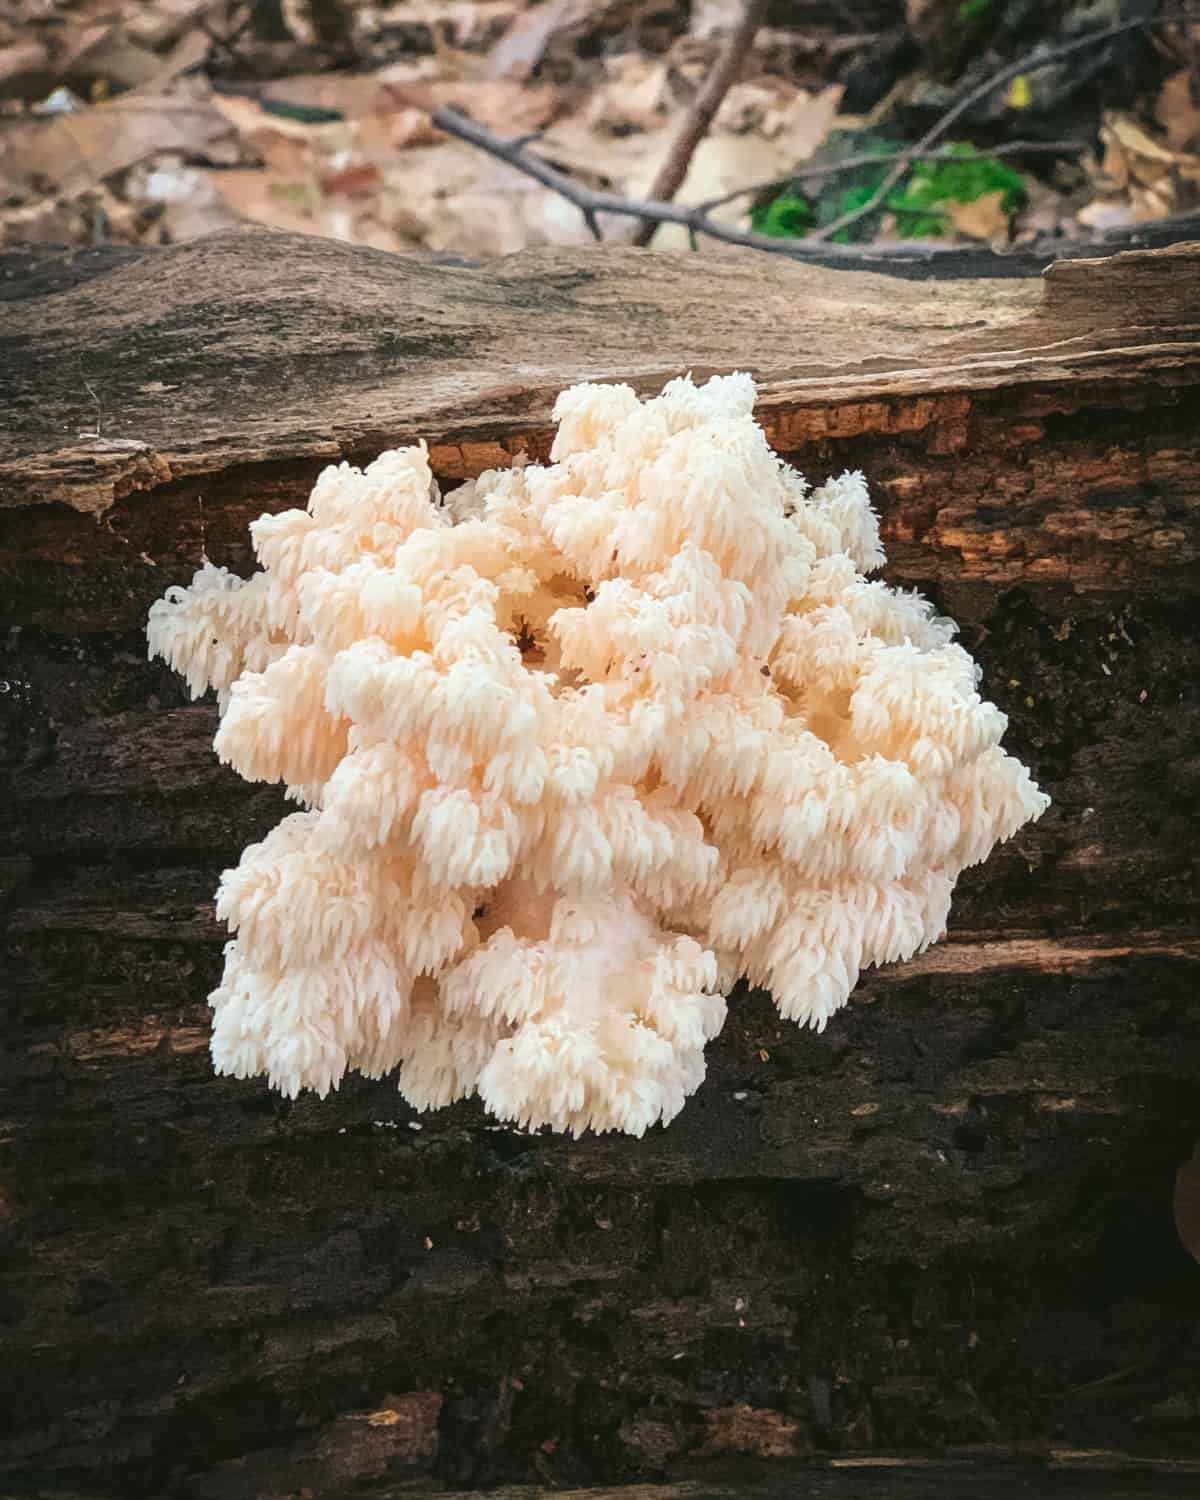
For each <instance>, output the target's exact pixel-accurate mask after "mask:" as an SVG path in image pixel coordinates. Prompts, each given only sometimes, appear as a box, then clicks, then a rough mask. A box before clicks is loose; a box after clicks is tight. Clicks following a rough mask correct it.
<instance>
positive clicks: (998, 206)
mask: <svg viewBox="0 0 1200 1500" xmlns="http://www.w3.org/2000/svg"><path fill="white" fill-rule="evenodd" d="M1005 191H1006V190H1005V189H1004V188H996V189H995V190H994V191H993V192H990V193H980V195H979V197H978V198H976V199H974V200H973V201H972V202H970V203H956V202H955V201H954V200H953V199H947V200H946V202H945V203H944V204H943V205H942V208H943V209H944V211H945V213H946V216H947V218H948V219H949V220H950V222H951V224H953V226H954V228H955V229H956V230H957V231H958V233H959V234H965V235H967V236H968V237H969V238H970V239H973V240H989V241H990V240H1006V239H1007V238H1008V215H1007V214H1006V213H1005V212H1004V207H1003V205H1004V198H1005Z"/></svg>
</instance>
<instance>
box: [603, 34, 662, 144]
mask: <svg viewBox="0 0 1200 1500" xmlns="http://www.w3.org/2000/svg"><path fill="white" fill-rule="evenodd" d="M605 74H606V77H605V80H604V82H603V83H601V84H599V85H598V86H597V87H596V88H594V89H593V90H592V91H591V93H590V95H589V97H588V101H587V103H586V104H585V106H584V108H583V110H582V111H581V113H580V120H581V121H582V123H584V124H585V125H587V126H588V127H589V128H590V129H592V130H595V131H597V132H599V133H602V134H604V135H617V136H625V135H628V134H629V132H630V131H638V130H657V129H658V128H659V127H660V126H661V125H662V124H663V123H664V121H666V120H667V118H668V117H669V116H670V115H671V114H672V113H674V112H676V110H677V109H678V107H679V106H678V105H677V103H676V101H675V99H674V96H673V94H672V90H671V85H670V80H669V76H668V72H667V65H666V63H664V62H661V61H659V60H658V59H657V58H648V57H641V56H639V55H638V54H636V53H632V52H630V53H624V54H622V55H620V56H617V57H611V58H608V59H606V61H605Z"/></svg>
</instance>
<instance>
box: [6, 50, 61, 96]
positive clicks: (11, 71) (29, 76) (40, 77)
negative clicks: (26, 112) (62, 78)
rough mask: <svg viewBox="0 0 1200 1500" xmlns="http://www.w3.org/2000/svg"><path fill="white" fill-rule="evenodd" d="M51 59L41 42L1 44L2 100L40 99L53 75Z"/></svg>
mask: <svg viewBox="0 0 1200 1500" xmlns="http://www.w3.org/2000/svg"><path fill="white" fill-rule="evenodd" d="M50 71H51V70H50V59H49V56H48V54H47V52H46V49H45V47H43V46H42V44H41V43H40V42H31V41H28V42H22V41H14V42H13V44H12V45H11V46H8V47H0V100H4V99H30V98H39V97H40V96H41V94H42V93H43V92H44V91H45V88H46V85H47V83H48V81H49V78H50Z"/></svg>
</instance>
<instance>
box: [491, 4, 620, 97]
mask: <svg viewBox="0 0 1200 1500" xmlns="http://www.w3.org/2000/svg"><path fill="white" fill-rule="evenodd" d="M594 10H595V5H594V3H593V0H546V3H545V4H543V5H538V6H535V7H534V8H532V9H531V10H526V11H524V12H522V13H521V14H520V15H518V16H517V17H516V18H515V19H514V20H513V22H512V23H511V24H510V26H509V28H508V30H507V31H506V32H505V33H504V35H503V36H502V37H501V38H500V40H499V41H498V42H497V43H496V45H495V46H494V47H493V48H492V49H491V52H490V54H489V56H488V60H487V66H486V68H485V70H484V76H485V77H486V78H510V79H525V78H528V77H529V76H530V75H531V74H532V72H533V70H534V68H536V67H537V65H538V63H540V62H541V60H542V57H543V56H544V55H545V51H546V48H547V46H548V45H549V44H550V42H551V40H552V39H553V38H554V37H555V36H556V35H557V34H558V33H559V32H560V31H565V30H566V29H567V28H568V27H570V26H574V25H575V24H576V23H577V22H579V21H583V20H585V19H587V18H588V17H589V16H590V15H592V13H593V12H594Z"/></svg>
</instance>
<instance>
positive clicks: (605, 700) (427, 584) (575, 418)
mask: <svg viewBox="0 0 1200 1500" xmlns="http://www.w3.org/2000/svg"><path fill="white" fill-rule="evenodd" d="M754 395H755V392H754V385H753V382H752V381H751V379H750V378H749V376H747V375H730V376H725V377H719V378H716V379H713V380H710V381H708V382H707V383H706V384H704V385H702V386H695V385H693V383H692V382H691V380H690V379H681V380H673V381H672V382H671V383H670V384H669V385H668V386H667V387H666V388H665V390H664V391H663V393H662V394H661V395H660V396H658V397H656V398H654V399H652V400H648V401H644V402H643V401H639V400H638V398H637V397H636V396H635V394H634V392H633V391H632V390H630V389H629V388H628V387H626V386H621V385H612V386H603V385H579V386H575V387H574V388H573V389H571V390H568V391H566V392H564V393H563V395H562V396H560V397H559V400H558V404H557V406H556V408H555V417H556V420H557V422H558V424H559V425H558V436H557V439H556V441H555V444H554V448H553V452H552V461H551V463H550V464H549V465H547V466H540V465H528V466H525V467H515V468H513V469H510V470H506V471H497V472H492V473H487V474H484V475H481V476H480V478H478V479H477V480H475V481H474V482H472V483H470V484H467V485H464V486H463V487H461V488H460V489H457V490H455V491H453V492H452V493H451V494H448V495H447V496H446V497H445V498H444V499H441V498H439V496H438V493H437V490H436V487H435V486H434V484H433V480H432V476H431V474H430V470H429V465H428V461H427V457H426V453H425V450H424V448H423V447H421V448H408V449H403V450H399V451H396V452H389V453H384V454H383V455H382V456H381V457H380V458H378V459H376V461H375V462H374V463H372V464H371V465H369V467H367V468H366V469H365V470H363V471H361V472H360V471H359V470H358V469H355V468H351V467H349V466H348V465H346V464H342V465H341V466H340V467H337V468H329V469H326V470H325V472H324V473H323V474H322V475H321V476H320V478H319V479H318V481H317V484H316V487H315V488H314V490H313V492H312V496H311V498H310V500H309V502H308V507H307V509H306V510H303V511H298V510H293V511H286V512H284V513H283V514H281V515H274V516H270V515H265V516H263V517H261V519H259V520H258V521H256V522H255V523H254V525H253V527H252V528H251V530H252V534H253V539H254V546H255V551H256V553H257V556H258V560H259V562H260V564H261V571H260V572H258V573H256V574H255V575H254V576H253V577H252V578H250V579H249V580H245V581H243V580H242V579H239V578H235V577H233V576H231V575H230V574H229V573H228V572H226V570H225V569H223V568H215V567H213V566H211V565H210V564H207V563H206V564H205V566H204V567H202V568H201V569H200V571H199V572H198V573H197V574H196V576H195V578H194V579H193V581H192V584H191V586H190V587H188V588H174V589H171V590H169V591H168V593H167V595H166V597H165V598H164V599H162V600H160V601H159V602H158V603H157V604H155V605H154V607H153V609H152V610H151V612H150V621H149V628H148V636H149V641H150V650H151V653H152V654H153V655H157V656H161V657H163V658H165V659H166V660H167V661H168V662H169V663H170V664H171V666H172V667H174V668H175V670H176V671H178V672H180V673H182V674H183V675H184V676H185V677H186V679H187V681H188V684H189V686H190V688H191V691H192V694H193V696H197V695H199V694H200V693H202V692H204V691H205V690H207V689H209V688H212V689H215V690H216V693H217V696H218V699H219V702H220V705H221V723H220V728H219V731H218V733H217V737H216V742H215V744H216V749H217V752H218V754H219V755H220V757H221V759H222V760H223V761H225V762H227V763H229V764H230V765H232V766H233V767H234V769H235V770H236V771H238V772H239V773H240V774H241V775H242V776H244V777H246V778H247V779H249V780H252V781H278V782H283V783H285V784H286V786H287V789H288V795H289V796H290V797H291V798H292V799H293V800H295V801H296V802H298V803H299V804H301V808H302V810H301V811H298V812H295V813H293V814H292V815H291V816H289V817H287V818H285V819H284V820H283V822H282V823H281V824H280V825H279V826H278V827H277V828H276V829H275V830H274V831H273V832H272V833H270V834H269V835H268V836H267V837H266V838H265V839H263V841H262V842H261V843H259V844H254V845H252V846H251V847H250V848H248V849H247V850H246V851H245V853H244V854H243V855H242V858H241V861H240V863H239V864H238V866H237V868H236V869H233V870H227V871H226V872H225V874H224V876H223V878H222V881H221V886H220V890H219V893H218V897H217V910H218V913H219V915H220V916H221V917H222V918H223V919H224V920H225V921H226V922H227V923H228V924H229V927H230V928H231V929H232V931H233V932H234V933H235V934H236V937H235V938H234V940H233V941H232V942H231V943H230V944H229V945H228V948H227V950H226V961H225V972H224V976H223V978H222V981H221V984H220V985H219V986H218V988H217V989H216V990H215V991H214V992H213V994H212V996H211V997H210V1003H211V1006H212V1009H213V1011H214V1013H215V1020H214V1029H213V1040H212V1054H213V1059H214V1062H215V1064H216V1067H217V1068H218V1070H219V1071H221V1072H225V1073H233V1074H236V1075H237V1076H238V1077H248V1076H251V1075H255V1074H263V1073H265V1074H266V1075H267V1077H268V1078H269V1079H270V1081H271V1083H272V1084H273V1085H275V1086H276V1087H277V1088H280V1089H282V1090H283V1091H284V1092H285V1093H286V1094H289V1095H295V1094H296V1093H297V1092H298V1091H299V1090H301V1089H304V1088H311V1089H315V1090H317V1091H318V1092H319V1093H321V1094H324V1093H325V1092H326V1091H327V1090H328V1089H330V1088H336V1087H337V1085H338V1083H339V1082H340V1080H341V1078H342V1076H343V1075H344V1073H345V1072H346V1071H347V1069H357V1070H358V1071H360V1072H362V1073H365V1074H367V1075H369V1076H371V1077H378V1076H380V1075H382V1074H384V1073H387V1072H390V1071H392V1070H393V1069H397V1068H398V1069H399V1086H400V1090H401V1092H402V1094H403V1095H404V1096H405V1098H406V1099H408V1100H409V1101H410V1102H411V1103H412V1104H414V1105H415V1106H416V1107H418V1108H421V1109H427V1108H434V1107H436V1106H440V1105H444V1104H447V1103H449V1102H450V1101H451V1100H453V1099H457V1098H461V1097H463V1096H464V1095H469V1094H472V1093H478V1094H479V1095H480V1096H481V1098H482V1099H483V1101H484V1103H485V1104H486V1105H487V1107H488V1108H489V1109H490V1110H491V1111H492V1112H493V1113H494V1114H496V1115H497V1116H498V1117H499V1118H501V1119H504V1120H512V1121H517V1122H520V1123H521V1124H523V1125H526V1126H530V1127H536V1126H540V1125H550V1126H552V1127H554V1128H555V1129H558V1130H569V1131H572V1132H574V1133H576V1134H578V1133H579V1132H581V1131H583V1130H586V1129H592V1130H622V1131H628V1132H630V1133H632V1134H634V1135H640V1134H641V1133H642V1132H643V1131H645V1129H646V1128H647V1126H649V1125H652V1124H654V1123H655V1122H656V1121H660V1120H661V1121H668V1120H670V1119H671V1118H672V1117H673V1116H674V1115H675V1114H677V1113H678V1112H679V1110H680V1109H681V1108H682V1106H683V1104H684V1101H685V1100H686V1098H687V1097H688V1095H689V1094H691V1093H693V1092H694V1091H695V1089H696V1088H697V1087H698V1086H699V1084H700V1082H701V1080H702V1078H703V1076H704V1047H705V1044H706V1043H707V1042H709V1041H711V1040H712V1038H713V1037H715V1036H716V1035H717V1033H718V1032H719V1031H720V1029H721V1025H722V1022H723V1020H724V1017H725V1000H724V998H723V996H724V994H725V993H727V992H728V990H729V989H730V988H731V987H732V985H733V983H734V982H735V980H737V979H738V978H739V977H745V978H747V979H748V980H750V981H751V982H752V983H754V984H756V985H761V986H763V987H764V988H766V989H767V990H769V991H770V992H771V994H772V995H773V996H774V999H775V1002H776V1004H777V1005H778V1007H779V1010H780V1012H781V1014H782V1015H783V1016H785V1017H787V1018H789V1019H791V1020H795V1021H799V1022H801V1023H802V1024H805V1025H809V1026H812V1027H814V1028H816V1029H817V1030H820V1029H822V1028H823V1027H824V1026H825V1023H826V1022H827V1021H828V1019H829V1018H830V1016H831V1015H832V1014H833V1013H834V1011H836V1010H837V1009H838V1007H839V1006H841V1005H844V1004H845V1002H846V999H847V996H848V995H849V993H850V991H851V989H852V987H853V986H854V984H855V982H856V980H857V978H858V975H859V972H860V971H861V970H862V969H863V968H866V967H868V966H869V965H872V964H880V963H890V962H892V961H894V960H897V959H904V958H907V957H908V956H910V955H911V954H913V953H916V952H918V951H919V950H921V949H923V948H924V947H925V946H926V945H927V944H929V943H931V942H933V941H935V940H936V939H937V938H938V937H939V936H940V935H941V934H942V931H943V929H944V925H945V921H946V915H947V912H948V910H949V905H950V894H951V891H952V889H953V886H954V882H955V879H956V877H957V876H958V873H959V871H960V870H961V869H963V868H964V866H966V865H970V864H974V863H977V862H978V861H980V860H982V859H984V858H986V857H987V855H988V853H989V851H990V850H991V848H992V846H993V845H994V844H995V843H996V842H997V841H998V840H1000V839H1007V838H1008V837H1010V835H1012V834H1013V833H1014V832H1015V831H1016V830H1017V829H1018V828H1020V827H1021V825H1022V824H1023V823H1025V822H1026V821H1028V820H1029V819H1030V818H1036V817H1037V816H1039V815H1040V813H1041V812H1042V810H1043V809H1044V808H1045V806H1046V805H1047V798H1046V797H1045V796H1044V795H1043V794H1042V793H1041V792H1040V791H1039V790H1038V789H1037V787H1036V786H1035V785H1034V784H1033V782H1032V781H1031V780H1030V778H1029V776H1028V774H1027V773H1026V771H1025V769H1024V768H1023V767H1022V766H1021V765H1020V764H1019V763H1018V762H1017V761H1016V760H1014V759H1013V758H1012V757H1011V756H1008V755H1006V754H1005V753H1004V751H1003V750H1002V749H1001V748H1000V737H1001V734H1002V733H1003V730H1004V727H1005V719H1004V715H1003V714H1002V713H1000V712H999V710H998V709H996V708H995V707H993V706H992V705H991V704H989V703H986V702H984V701H982V700H981V698H980V696H979V694H978V692H977V691H976V683H977V677H978V673H977V669H976V666H975V663H974V662H973V661H972V659H971V658H970V656H968V655H967V653H966V652H965V651H964V650H963V649H962V648H961V647H959V646H957V645H955V644H954V643H953V641H952V636H953V634H954V626H953V624H952V623H951V622H950V621H948V620H945V619H940V618H938V617H937V616H936V615H935V614H934V613H933V612H932V610H931V609H930V608H929V606H928V605H927V604H926V603H925V602H924V601H923V600H922V599H920V598H919V597H918V596H916V595H914V594H909V593H904V592H901V591H898V590H896V589H892V588H889V587H887V586H886V585H884V584H883V583H880V582H870V581H868V580H867V578H866V577H865V576H864V575H866V574H867V573H870V572H871V571H873V570H874V569H876V568H878V567H879V566H880V564H881V563H882V562H883V560H884V559H883V553H882V550H881V548H880V544H879V532H878V527H877V523H876V517H875V515H874V513H873V511H872V510H871V507H870V504H869V501H868V497H867V491H866V487H865V485H864V484H863V480H862V477H861V476H860V475H858V474H844V475H842V476H841V477H840V478H838V479H834V480H831V481H830V482H829V483H827V484H825V485H823V486H822V487H821V488H819V489H816V490H812V491H809V489H808V487H807V485H806V484H805V481H804V480H803V479H802V478H801V477H800V475H799V474H797V473H796V472H795V471H794V470H793V469H791V468H789V467H788V466H787V465H785V464H784V463H782V462H781V461H780V460H779V459H778V458H776V456H775V455H774V454H773V453H772V452H771V450H770V449H769V447H768V446H767V442H766V439H765V437H764V435H763V433H762V431H761V429H760V428H759V427H758V425H757V424H756V423H755V421H754V417H753V414H752V411H753V404H754Z"/></svg>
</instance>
